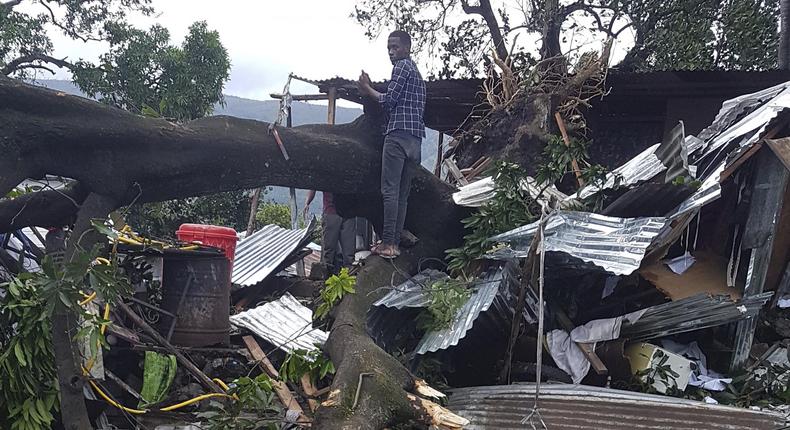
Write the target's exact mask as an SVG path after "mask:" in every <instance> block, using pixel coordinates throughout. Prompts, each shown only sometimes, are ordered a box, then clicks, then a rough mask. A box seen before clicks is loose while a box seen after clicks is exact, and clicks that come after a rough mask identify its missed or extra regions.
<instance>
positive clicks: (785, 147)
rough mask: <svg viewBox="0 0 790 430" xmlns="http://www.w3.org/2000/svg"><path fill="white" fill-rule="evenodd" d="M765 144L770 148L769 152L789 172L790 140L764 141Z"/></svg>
mask: <svg viewBox="0 0 790 430" xmlns="http://www.w3.org/2000/svg"><path fill="white" fill-rule="evenodd" d="M765 142H766V143H767V144H768V147H769V148H771V151H773V152H774V154H775V155H776V158H778V159H779V160H780V161H781V162H782V164H784V165H785V167H787V170H790V138H787V137H784V138H781V139H766V141H765Z"/></svg>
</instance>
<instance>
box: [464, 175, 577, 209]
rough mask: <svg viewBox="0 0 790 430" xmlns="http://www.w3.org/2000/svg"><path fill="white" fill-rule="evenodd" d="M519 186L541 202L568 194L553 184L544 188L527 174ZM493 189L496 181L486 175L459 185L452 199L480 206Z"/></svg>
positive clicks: (490, 197) (564, 196) (561, 197)
mask: <svg viewBox="0 0 790 430" xmlns="http://www.w3.org/2000/svg"><path fill="white" fill-rule="evenodd" d="M521 188H522V189H523V190H525V191H527V192H528V193H529V194H530V195H531V196H532V197H533V198H534V199H536V200H537V201H538V203H541V204H542V203H547V202H548V199H555V200H557V201H560V202H562V201H565V200H567V199H568V196H567V195H565V194H564V193H562V192H561V191H560V190H558V189H557V187H555V186H554V185H551V186H549V187H545V189H544V187H542V186H540V185H538V184H537V181H535V179H534V178H532V177H529V176H528V177H527V178H526V180H525V181H523V182H522V184H521ZM495 189H496V183H495V182H494V178H492V177H491V176H486V177H484V178H482V179H480V180H477V181H475V182H472V183H470V184H468V185H464V186H462V187H460V188H459V189H458V191H457V192H455V193H453V201H454V202H455V204H457V205H460V206H468V207H480V206H483V204H484V203H485V202H487V201H488V200H491V199H492V198H493V197H494V190H495Z"/></svg>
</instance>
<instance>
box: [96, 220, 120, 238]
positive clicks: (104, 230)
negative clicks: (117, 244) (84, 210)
mask: <svg viewBox="0 0 790 430" xmlns="http://www.w3.org/2000/svg"><path fill="white" fill-rule="evenodd" d="M91 226H92V227H93V229H94V230H96V231H97V232H99V233H100V234H103V235H105V236H107V237H108V238H110V239H112V240H117V239H118V234H117V233H116V232H115V231H114V230H113V229H111V228H110V227H108V226H107V225H106V224H105V220H103V219H92V220H91Z"/></svg>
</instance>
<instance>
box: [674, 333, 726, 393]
mask: <svg viewBox="0 0 790 430" xmlns="http://www.w3.org/2000/svg"><path fill="white" fill-rule="evenodd" d="M661 346H663V347H664V349H666V350H667V351H670V352H674V353H675V354H680V355H682V356H684V357H686V358H688V359H689V360H692V361H694V362H695V363H696V365H697V366H696V367H697V368H696V370H693V371H692V372H691V377H690V378H689V385H691V386H693V387H700V388H703V389H706V390H709V391H724V390H725V389H726V388H727V384H729V383H731V382H732V378H725V377H724V375H721V374H719V373H717V372H714V371H713V370H710V369H708V359H707V357H705V353H703V352H702V349H700V347H699V345H698V344H697V342H696V341H694V342H691V343H689V344H688V345H683V344H681V343H677V342H674V341H672V340H669V339H664V340H663V341H661Z"/></svg>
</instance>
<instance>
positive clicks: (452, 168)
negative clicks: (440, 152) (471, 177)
mask: <svg viewBox="0 0 790 430" xmlns="http://www.w3.org/2000/svg"><path fill="white" fill-rule="evenodd" d="M444 165H445V167H447V171H448V172H450V175H452V176H453V178H455V180H456V181H458V185H461V186H463V185H469V181H467V180H466V178H465V177H464V175H463V173H461V171H460V170H459V169H458V166H457V165H456V164H455V162H454V161H453V160H451V159H449V158H447V159H445V160H444Z"/></svg>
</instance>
